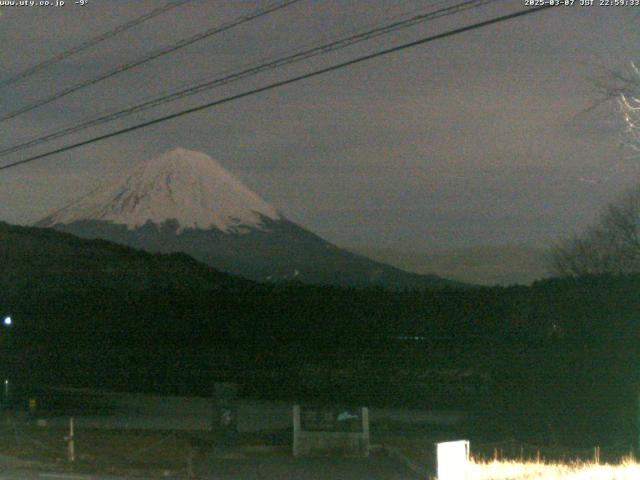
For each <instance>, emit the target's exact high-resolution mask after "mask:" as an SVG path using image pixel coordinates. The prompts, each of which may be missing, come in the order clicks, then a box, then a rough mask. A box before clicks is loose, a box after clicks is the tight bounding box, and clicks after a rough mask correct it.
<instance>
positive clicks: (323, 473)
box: [194, 454, 420, 480]
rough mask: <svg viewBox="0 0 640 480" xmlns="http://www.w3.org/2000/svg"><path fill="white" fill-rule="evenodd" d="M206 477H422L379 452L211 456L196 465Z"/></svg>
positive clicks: (236, 479)
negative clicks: (359, 455) (321, 455)
mask: <svg viewBox="0 0 640 480" xmlns="http://www.w3.org/2000/svg"><path fill="white" fill-rule="evenodd" d="M194 467H195V468H194V472H195V473H196V474H197V475H198V477H199V478H202V479H211V480H214V479H215V480H281V479H286V478H292V479H297V480H415V479H418V478H420V477H418V476H416V475H415V474H413V473H411V472H410V471H409V470H408V469H407V468H406V467H404V466H403V465H401V464H400V463H398V462H396V461H394V460H391V459H389V458H387V457H386V456H385V455H383V454H376V455H373V456H371V457H370V458H367V459H346V458H313V459H309V458H293V457H291V456H277V457H266V458H251V459H242V460H238V459H232V460H226V459H220V458H210V459H208V460H207V461H206V462H204V463H201V464H199V465H195V466H194Z"/></svg>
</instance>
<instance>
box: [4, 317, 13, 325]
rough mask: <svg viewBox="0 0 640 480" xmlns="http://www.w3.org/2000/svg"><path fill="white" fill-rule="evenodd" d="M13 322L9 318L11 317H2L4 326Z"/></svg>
mask: <svg viewBox="0 0 640 480" xmlns="http://www.w3.org/2000/svg"><path fill="white" fill-rule="evenodd" d="M12 323H13V320H11V317H4V324H5V326H7V327H8V326H9V325H11V324H12Z"/></svg>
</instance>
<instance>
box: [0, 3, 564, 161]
mask: <svg viewBox="0 0 640 480" xmlns="http://www.w3.org/2000/svg"><path fill="white" fill-rule="evenodd" d="M552 7H553V5H549V4H546V5H542V6H539V7H533V8H528V9H526V10H520V11H518V12H514V13H511V14H508V15H503V16H500V17H494V18H492V19H489V20H484V21H482V22H477V23H473V24H471V25H467V26H464V27H460V28H456V29H453V30H449V31H446V32H443V33H439V34H437V35H432V36H429V37H424V38H421V39H419V40H414V41H412V42H408V43H404V44H401V45H398V46H395V47H391V48H387V49H384V50H380V51H378V52H375V53H371V54H368V55H363V56H360V57H357V58H355V59H352V60H348V61H345V62H341V63H338V64H336V65H332V66H330V67H325V68H321V69H318V70H314V71H312V72H309V73H306V74H303V75H298V76H295V77H291V78H288V79H286V80H281V81H279V82H274V83H270V84H268V85H265V86H263V87H258V88H254V89H252V90H247V91H245V92H242V93H238V94H235V95H231V96H229V97H226V98H223V99H220V100H216V101H213V102H209V103H205V104H203V105H199V106H197V107H193V108H189V109H187V110H182V111H180V112H177V113H173V114H171V115H166V116H163V117H160V118H156V119H154V120H149V121H146V122H143V123H139V124H137V125H133V126H131V127H127V128H123V129H120V130H116V131H114V132H111V133H107V134H104V135H100V136H97V137H93V138H90V139H88V140H84V141H82V142H77V143H74V144H71V145H67V146H65V147H61V148H57V149H55V150H51V151H49V152H45V153H41V154H39V155H34V156H32V157H29V158H25V159H23V160H19V161H16V162H13V163H10V164H7V165H2V166H0V170H7V169H9V168H12V167H16V166H18V165H24V164H26V163H30V162H33V161H35V160H39V159H41V158H45V157H50V156H51V155H55V154H57V153H62V152H67V151H69V150H72V149H75V148H78V147H81V146H84V145H89V144H91V143H95V142H99V141H101V140H105V139H107V138H112V137H116V136H119V135H122V134H125V133H129V132H133V131H136V130H140V129H142V128H146V127H149V126H151V125H155V124H158V123H162V122H166V121H168V120H172V119H174V118H178V117H182V116H185V115H188V114H191V113H195V112H199V111H201V110H205V109H208V108H212V107H216V106H218V105H222V104H225V103H229V102H232V101H235V100H239V99H241V98H245V97H249V96H252V95H256V94H258V93H262V92H266V91H268V90H273V89H276V88H279V87H283V86H285V85H290V84H292V83H296V82H299V81H301V80H306V79H308V78H313V77H317V76H319V75H323V74H325V73H329V72H333V71H336V70H340V69H342V68H345V67H349V66H352V65H356V64H358V63H362V62H365V61H367V60H371V59H374V58H377V57H381V56H384V55H388V54H390V53H394V52H398V51H401V50H405V49H407V48H412V47H415V46H418V45H423V44H426V43H429V42H433V41H435V40H440V39H442V38H447V37H452V36H455V35H459V34H461V33H464V32H468V31H471V30H477V29H480V28H484V27H487V26H489V25H494V24H497V23H501V22H506V21H509V20H512V19H515V18H519V17H524V16H526V15H531V14H534V13H538V12H541V11H543V10H547V9H549V8H552Z"/></svg>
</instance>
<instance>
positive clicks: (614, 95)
mask: <svg viewBox="0 0 640 480" xmlns="http://www.w3.org/2000/svg"><path fill="white" fill-rule="evenodd" d="M593 83H594V86H595V87H596V91H597V92H598V93H599V95H600V101H605V100H610V99H614V100H615V101H616V102H617V103H618V106H619V108H620V112H621V114H622V118H623V120H624V123H625V127H626V128H625V130H626V131H625V133H626V139H627V141H626V143H627V145H628V146H629V147H630V148H631V149H632V150H633V151H634V153H636V154H638V155H640V68H638V64H637V63H635V62H630V64H629V66H628V67H627V68H623V69H611V68H608V67H599V68H598V72H597V74H596V75H595V77H594V78H593ZM598 103H599V102H598Z"/></svg>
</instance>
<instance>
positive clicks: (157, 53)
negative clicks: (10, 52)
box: [0, 0, 301, 122]
mask: <svg viewBox="0 0 640 480" xmlns="http://www.w3.org/2000/svg"><path fill="white" fill-rule="evenodd" d="M300 1H301V0H281V1H277V2H274V3H272V4H270V5H268V6H267V7H264V8H258V9H256V10H254V11H252V12H251V13H248V14H246V15H241V16H240V17H237V18H235V19H233V20H231V21H229V22H226V23H223V24H222V25H218V26H215V27H213V28H210V29H208V30H205V31H204V32H200V33H198V34H196V35H193V36H191V37H189V38H185V39H182V40H180V41H179V42H177V43H175V44H172V45H169V46H166V47H163V48H160V49H158V50H154V51H152V52H150V53H148V54H146V55H144V56H142V57H139V58H137V59H136V60H132V61H131V62H127V63H125V64H122V65H119V66H117V67H116V68H114V69H112V70H109V71H108V72H106V73H104V74H102V75H100V76H98V77H95V78H91V79H89V80H85V81H83V82H80V83H76V84H75V85H72V86H70V87H68V88H65V89H64V90H61V91H59V92H57V93H54V94H53V95H51V96H49V97H46V98H44V99H42V100H38V101H37V102H35V103H32V104H31V105H27V106H25V107H22V108H19V109H18V110H14V111H13V112H9V113H7V114H5V115H3V116H1V117H0V122H4V121H6V120H10V119H12V118H15V117H17V116H18V115H22V114H23V113H27V112H30V111H32V110H35V109H36V108H39V107H42V106H44V105H47V104H49V103H51V102H53V101H55V100H58V99H60V98H63V97H66V96H67V95H69V94H71V93H73V92H77V91H78V90H81V89H83V88H86V87H88V86H91V85H95V84H96V83H98V82H102V81H104V80H107V79H108V78H111V77H115V76H116V75H119V74H121V73H123V72H126V71H127V70H131V69H132V68H135V67H137V66H140V65H143V64H145V63H147V62H150V61H151V60H155V59H156V58H159V57H162V56H164V55H168V54H169V53H173V52H175V51H176V50H180V49H181V48H184V47H186V46H188V45H192V44H194V43H196V42H198V41H200V40H204V39H205V38H208V37H211V36H213V35H217V34H218V33H222V32H225V31H227V30H230V29H232V28H234V27H237V26H238V25H242V24H243V23H247V22H250V21H251V20H254V19H256V18H259V17H262V16H265V15H268V14H269V13H272V12H275V11H276V10H280V9H282V8H285V7H288V6H289V5H292V4H294V3H298V2H300Z"/></svg>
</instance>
